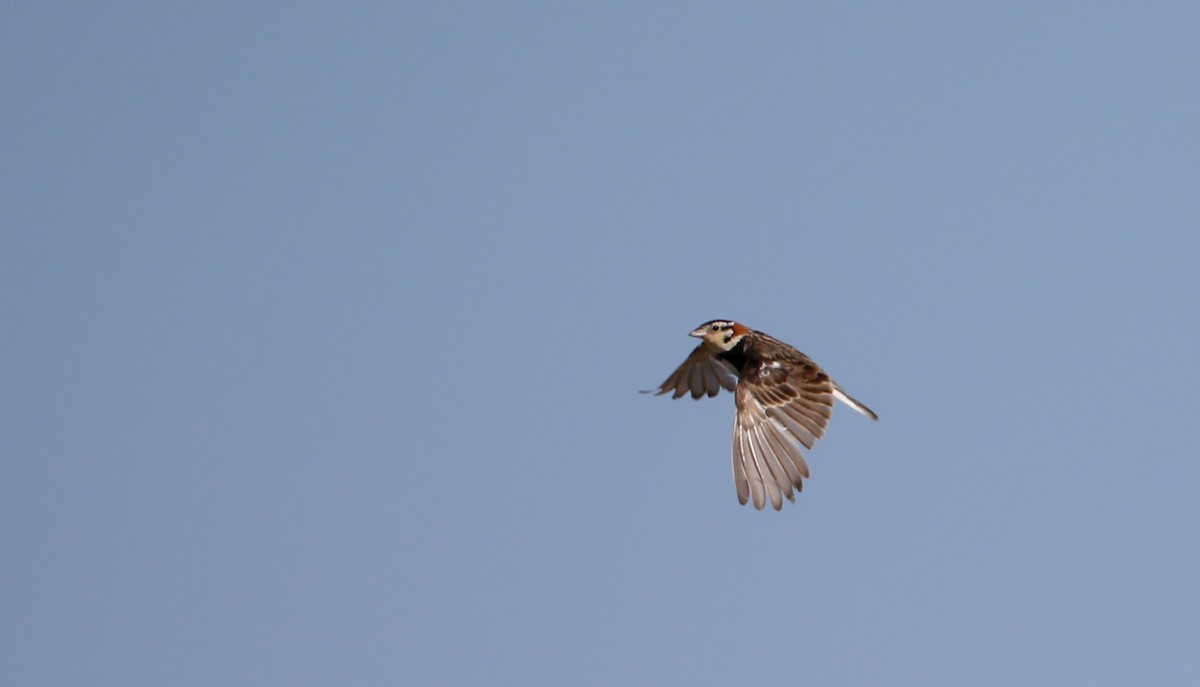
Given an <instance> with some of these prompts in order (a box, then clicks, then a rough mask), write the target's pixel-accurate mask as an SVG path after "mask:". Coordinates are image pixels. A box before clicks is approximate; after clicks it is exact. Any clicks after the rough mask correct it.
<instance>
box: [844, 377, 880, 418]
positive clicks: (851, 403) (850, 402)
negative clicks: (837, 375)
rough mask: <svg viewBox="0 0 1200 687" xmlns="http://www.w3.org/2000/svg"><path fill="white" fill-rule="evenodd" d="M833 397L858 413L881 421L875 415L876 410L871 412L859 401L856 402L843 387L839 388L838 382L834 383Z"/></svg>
mask: <svg viewBox="0 0 1200 687" xmlns="http://www.w3.org/2000/svg"><path fill="white" fill-rule="evenodd" d="M833 395H834V397H835V398H837V400H839V401H841V402H842V403H845V404H846V405H848V406H850V407H851V408H853V409H855V410H857V411H858V412H860V413H862V414H863V415H866V416H867V417H869V418H871V419H872V420H878V419H879V416H878V415H876V414H875V411H874V410H871V409H870V408H868V407H866V406H865V405H863V404H862V403H859V402H858V401H857V400H855V399H854V397H853V396H851V395H850V394H848V393H846V392H845V390H843V389H842V387H840V386H838V383H837V382H834V383H833Z"/></svg>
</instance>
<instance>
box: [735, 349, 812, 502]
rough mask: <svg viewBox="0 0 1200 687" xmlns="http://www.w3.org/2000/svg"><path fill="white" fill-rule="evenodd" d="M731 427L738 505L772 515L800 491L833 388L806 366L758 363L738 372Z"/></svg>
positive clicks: (804, 364)
mask: <svg viewBox="0 0 1200 687" xmlns="http://www.w3.org/2000/svg"><path fill="white" fill-rule="evenodd" d="M736 398H737V417H736V418H735V419H734V423H733V480H734V484H735V485H736V486H737V495H738V501H739V502H741V503H743V504H745V503H746V502H747V501H748V500H750V499H753V500H754V507H755V508H757V509H759V510H762V508H763V506H765V505H766V502H767V499H770V501H771V505H772V506H774V507H775V510H779V509H780V508H782V507H783V499H784V498H787V500H789V501H794V500H795V494H794V492H793V488H795V491H800V490H801V489H803V488H804V482H803V479H805V478H807V477H808V463H807V462H806V461H805V460H804V453H803V452H802V450H801V449H802V448H812V447H813V445H814V444H815V443H816V442H817V439H820V438H821V436H822V435H823V434H824V433H825V427H826V426H827V425H828V424H829V418H830V417H831V416H832V415H833V382H832V381H830V379H829V376H828V375H826V374H825V373H824V372H823V371H822V370H821V368H819V367H817V366H816V365H815V364H813V363H811V362H808V361H800V362H790V363H789V364H788V365H786V366H785V365H782V364H780V363H779V362H777V361H770V360H766V361H762V362H761V363H759V364H758V365H757V366H756V367H753V368H751V369H747V370H744V371H743V375H742V380H741V382H740V383H739V384H738V386H737V394H736Z"/></svg>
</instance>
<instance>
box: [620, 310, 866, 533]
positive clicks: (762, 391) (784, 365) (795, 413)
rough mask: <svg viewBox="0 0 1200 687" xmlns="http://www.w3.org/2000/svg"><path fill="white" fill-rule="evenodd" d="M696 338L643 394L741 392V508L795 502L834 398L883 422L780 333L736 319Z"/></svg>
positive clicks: (737, 451)
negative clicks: (668, 371) (751, 502)
mask: <svg viewBox="0 0 1200 687" xmlns="http://www.w3.org/2000/svg"><path fill="white" fill-rule="evenodd" d="M690 336H694V337H696V338H698V339H700V345H699V346H697V347H696V350H694V351H692V353H691V355H689V356H688V357H687V360H684V361H683V364H682V365H680V366H679V368H678V369H676V370H675V371H674V372H672V373H671V376H670V377H667V379H666V381H664V382H663V383H662V384H661V385H660V386H659V387H658V389H651V390H648V391H643V392H642V393H654V394H655V395H658V396H661V395H662V394H665V393H667V392H668V391H671V392H674V393H672V395H671V398H680V397H682V396H684V395H686V394H688V393H691V395H692V398H694V399H697V400H698V399H700V398H702V397H703V396H705V395H707V396H710V397H711V396H716V395H717V394H718V393H720V391H721V389H722V388H724V389H726V390H728V391H732V392H733V393H734V399H735V401H736V403H737V415H736V417H735V418H734V421H733V481H734V484H735V485H736V487H737V496H738V502H739V503H741V504H742V505H745V504H746V502H747V501H749V500H751V499H753V500H754V507H755V508H757V509H758V510H762V509H763V507H764V506H765V505H766V503H767V500H768V499H769V500H770V501H771V505H772V506H774V507H775V510H779V509H781V508H783V499H784V498H786V499H787V500H788V501H792V502H795V500H796V497H795V492H797V491H800V490H801V489H803V488H804V481H803V480H805V479H808V463H807V462H806V461H805V460H804V453H803V452H802V450H801V449H802V448H805V449H811V448H812V447H813V445H814V444H816V443H817V439H820V438H821V436H822V435H824V434H825V427H826V425H828V424H829V418H830V417H831V416H832V415H833V400H834V399H835V398H836V399H837V400H839V401H841V402H842V403H845V404H846V405H848V406H850V407H851V408H853V409H855V410H857V411H858V412H860V413H862V414H863V415H866V416H867V417H869V418H871V419H872V420H878V419H879V416H878V415H876V414H875V412H874V411H873V410H871V409H870V408H868V407H867V406H865V405H863V404H862V403H860V402H858V401H856V400H855V399H854V398H853V397H851V396H850V394H847V393H846V392H845V391H844V390H843V389H842V387H840V386H838V383H837V382H835V381H833V379H831V378H830V377H829V375H828V374H826V373H825V371H824V370H822V369H821V367H820V366H819V365H817V364H816V363H815V362H813V361H812V359H811V358H809V357H808V356H806V355H804V354H803V353H801V352H800V351H798V350H796V349H795V348H793V347H792V346H789V345H788V344H786V343H784V342H782V341H780V340H779V339H776V338H775V337H773V336H770V335H768V334H764V333H762V332H760V331H756V330H753V329H750V328H748V327H746V326H744V325H742V324H739V323H737V322H734V321H732V320H712V321H711V322H705V323H704V324H702V325H700V326H699V327H697V328H696V330H695V331H693V332H692V333H691V334H690Z"/></svg>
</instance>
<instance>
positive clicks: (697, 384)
mask: <svg viewBox="0 0 1200 687" xmlns="http://www.w3.org/2000/svg"><path fill="white" fill-rule="evenodd" d="M737 381H738V377H737V370H735V369H733V365H730V364H729V363H728V362H726V361H724V360H721V359H720V358H718V357H716V356H715V355H713V352H712V350H711V349H709V348H708V347H707V346H705V345H704V344H700V345H699V346H697V347H696V350H694V351H692V354H691V355H689V356H688V357H687V360H684V361H683V364H682V365H680V366H679V367H678V368H677V369H676V370H675V371H674V372H672V373H671V376H670V377H667V379H666V381H664V382H663V383H662V384H660V385H659V386H658V388H657V389H651V390H649V391H643V392H642V393H644V394H648V393H651V392H653V393H655V394H656V395H660V396H661V395H662V394H665V393H667V392H668V391H674V392H675V393H673V394H672V395H671V398H679V397H681V396H683V395H684V394H687V393H688V392H691V394H692V398H696V399H698V398H701V397H702V396H704V395H705V394H708V395H709V396H716V395H717V394H718V393H720V391H721V389H722V387H723V388H725V389H727V390H729V391H733V390H734V389H735V388H737Z"/></svg>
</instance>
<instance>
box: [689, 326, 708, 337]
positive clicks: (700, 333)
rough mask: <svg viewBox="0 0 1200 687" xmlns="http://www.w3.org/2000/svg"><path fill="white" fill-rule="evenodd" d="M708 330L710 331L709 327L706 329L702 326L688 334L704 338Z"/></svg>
mask: <svg viewBox="0 0 1200 687" xmlns="http://www.w3.org/2000/svg"><path fill="white" fill-rule="evenodd" d="M707 331H708V330H707V329H705V328H704V327H701V328H699V329H697V330H695V331H693V332H692V333H691V334H688V336H694V337H696V338H697V339H703V338H704V334H705V333H706V332H707Z"/></svg>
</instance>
